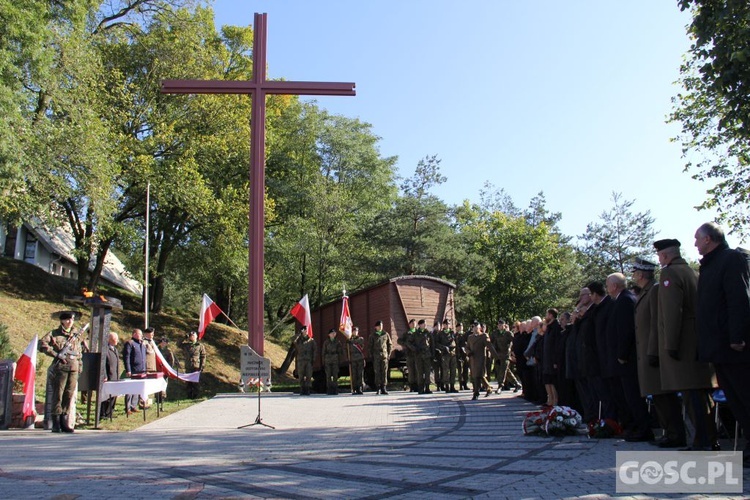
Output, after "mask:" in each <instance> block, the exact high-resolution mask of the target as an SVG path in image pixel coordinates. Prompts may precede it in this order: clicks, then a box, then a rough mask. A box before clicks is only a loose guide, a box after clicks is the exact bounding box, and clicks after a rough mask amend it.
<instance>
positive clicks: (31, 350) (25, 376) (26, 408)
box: [13, 335, 39, 419]
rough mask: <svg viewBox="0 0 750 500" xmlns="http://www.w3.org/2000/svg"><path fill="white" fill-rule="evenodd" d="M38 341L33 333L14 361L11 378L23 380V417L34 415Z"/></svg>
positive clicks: (37, 336)
mask: <svg viewBox="0 0 750 500" xmlns="http://www.w3.org/2000/svg"><path fill="white" fill-rule="evenodd" d="M38 343H39V335H34V338H33V339H31V342H30V343H29V345H28V347H26V350H25V351H23V354H21V357H20V358H18V363H16V373H15V375H13V378H14V379H16V380H20V381H21V382H23V393H24V394H25V396H24V398H23V418H24V419H25V418H26V417H33V416H36V404H35V399H36V390H35V388H34V384H35V382H36V346H37V344H38Z"/></svg>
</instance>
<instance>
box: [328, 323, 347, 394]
mask: <svg viewBox="0 0 750 500" xmlns="http://www.w3.org/2000/svg"><path fill="white" fill-rule="evenodd" d="M336 333H337V332H336V329H335V328H331V329H330V330H328V338H327V339H325V340H324V341H323V364H324V366H325V370H326V391H327V394H328V395H329V396H330V395H336V394H338V393H339V362H340V361H341V359H342V358H343V357H344V350H343V349H342V348H341V343H340V342H339V341H338V340H336Z"/></svg>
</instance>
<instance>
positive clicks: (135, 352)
mask: <svg viewBox="0 0 750 500" xmlns="http://www.w3.org/2000/svg"><path fill="white" fill-rule="evenodd" d="M122 362H123V364H124V365H125V377H127V378H130V377H132V376H133V374H139V373H146V345H145V344H144V343H143V332H142V331H141V330H140V329H139V328H136V329H134V330H133V337H132V338H131V339H130V340H128V341H127V342H125V346H124V347H123V349H122ZM136 411H138V395H137V394H127V395H126V396H125V413H127V414H128V415H129V414H131V413H133V412H136Z"/></svg>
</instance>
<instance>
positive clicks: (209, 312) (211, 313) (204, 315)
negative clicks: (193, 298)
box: [198, 293, 222, 339]
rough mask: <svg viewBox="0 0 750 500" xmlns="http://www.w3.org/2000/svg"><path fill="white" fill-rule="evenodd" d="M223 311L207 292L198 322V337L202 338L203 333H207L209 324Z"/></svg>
mask: <svg viewBox="0 0 750 500" xmlns="http://www.w3.org/2000/svg"><path fill="white" fill-rule="evenodd" d="M221 313H222V311H221V309H219V306H217V305H216V304H215V303H214V301H213V300H211V299H210V298H209V296H208V295H206V294H205V293H204V294H203V302H201V314H200V323H198V338H199V339H202V338H203V334H204V333H206V328H207V327H208V324H209V323H210V322H212V321H213V320H214V318H215V317H216V316H218V315H219V314H221Z"/></svg>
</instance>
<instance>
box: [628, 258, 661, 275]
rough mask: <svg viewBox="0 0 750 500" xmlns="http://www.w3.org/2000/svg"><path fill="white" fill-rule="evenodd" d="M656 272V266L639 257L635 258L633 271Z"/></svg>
mask: <svg viewBox="0 0 750 500" xmlns="http://www.w3.org/2000/svg"><path fill="white" fill-rule="evenodd" d="M654 270H656V264H654V263H653V262H649V261H647V260H646V259H641V258H640V257H636V258H635V264H633V271H649V272H654Z"/></svg>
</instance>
